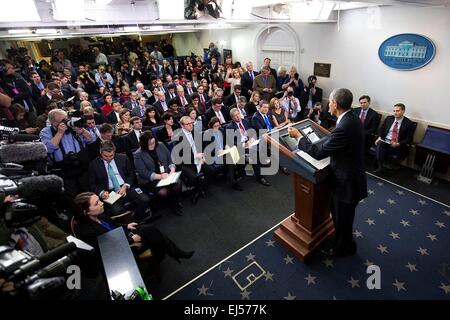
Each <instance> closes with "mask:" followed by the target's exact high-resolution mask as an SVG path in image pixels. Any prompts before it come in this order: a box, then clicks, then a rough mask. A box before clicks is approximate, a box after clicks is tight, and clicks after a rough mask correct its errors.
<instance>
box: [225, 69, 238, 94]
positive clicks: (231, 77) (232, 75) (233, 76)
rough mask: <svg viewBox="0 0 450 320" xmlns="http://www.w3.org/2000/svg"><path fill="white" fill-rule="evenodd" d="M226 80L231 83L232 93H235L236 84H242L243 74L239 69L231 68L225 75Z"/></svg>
mask: <svg viewBox="0 0 450 320" xmlns="http://www.w3.org/2000/svg"><path fill="white" fill-rule="evenodd" d="M225 81H226V82H228V83H230V84H231V89H230V94H233V93H234V86H236V85H241V74H240V73H239V69H231V68H229V69H228V70H227V75H226V76H225Z"/></svg>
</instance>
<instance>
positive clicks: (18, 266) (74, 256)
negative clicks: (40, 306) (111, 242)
mask: <svg viewBox="0 0 450 320" xmlns="http://www.w3.org/2000/svg"><path fill="white" fill-rule="evenodd" d="M67 241H68V242H67V243H65V244H63V245H61V246H59V247H57V248H55V249H53V250H50V251H48V252H46V253H44V254H42V255H40V256H34V255H32V254H30V253H28V252H25V251H22V250H17V249H14V248H12V247H9V246H0V279H4V280H5V281H7V282H12V283H13V284H14V291H15V292H14V293H13V294H14V295H20V296H21V297H26V298H29V299H31V300H40V299H61V298H64V294H66V297H67V298H69V297H71V296H72V293H70V292H69V291H68V290H67V289H70V288H68V287H67V285H66V277H67V269H68V267H69V266H71V265H73V264H75V263H78V262H79V260H80V256H82V255H83V254H84V253H89V252H93V250H94V248H93V247H91V246H89V245H88V244H86V243H84V242H83V241H81V240H79V239H77V238H74V237H72V236H69V237H67ZM67 294H69V295H67Z"/></svg>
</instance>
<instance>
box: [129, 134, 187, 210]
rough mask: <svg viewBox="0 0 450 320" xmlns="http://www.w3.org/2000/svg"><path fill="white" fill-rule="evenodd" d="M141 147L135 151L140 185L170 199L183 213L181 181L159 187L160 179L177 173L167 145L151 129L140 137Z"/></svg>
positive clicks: (171, 204) (173, 206)
mask: <svg viewBox="0 0 450 320" xmlns="http://www.w3.org/2000/svg"><path fill="white" fill-rule="evenodd" d="M139 143H140V146H141V147H140V148H139V149H138V150H137V151H136V152H135V153H134V166H135V168H136V172H137V178H138V183H139V185H140V186H141V187H142V188H143V189H144V190H147V191H150V192H152V193H154V194H156V195H157V196H158V197H160V198H162V199H164V200H168V201H167V202H168V203H169V204H170V206H171V207H172V209H173V211H174V212H175V214H176V215H179V216H181V215H182V214H183V211H182V207H183V206H182V205H181V203H180V201H179V195H180V193H181V181H180V180H178V181H177V182H176V183H172V184H170V185H168V186H164V187H157V184H158V182H159V181H160V180H162V179H165V178H167V177H168V176H169V175H171V174H175V169H176V166H175V164H174V163H173V161H172V158H171V156H170V152H169V150H168V149H167V147H166V146H165V145H164V144H163V143H161V142H158V140H157V139H156V137H155V136H154V135H153V133H152V132H151V131H144V133H142V135H141V137H140V139H139Z"/></svg>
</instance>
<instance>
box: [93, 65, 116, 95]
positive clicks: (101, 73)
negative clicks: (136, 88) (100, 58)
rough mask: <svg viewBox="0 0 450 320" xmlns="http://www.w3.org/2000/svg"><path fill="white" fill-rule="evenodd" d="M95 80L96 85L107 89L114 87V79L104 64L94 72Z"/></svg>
mask: <svg viewBox="0 0 450 320" xmlns="http://www.w3.org/2000/svg"><path fill="white" fill-rule="evenodd" d="M95 82H96V83H97V85H98V87H105V88H108V89H109V90H112V89H113V88H114V79H113V77H112V76H111V74H109V73H108V72H106V68H105V66H104V65H100V66H99V67H98V72H97V73H96V74H95Z"/></svg>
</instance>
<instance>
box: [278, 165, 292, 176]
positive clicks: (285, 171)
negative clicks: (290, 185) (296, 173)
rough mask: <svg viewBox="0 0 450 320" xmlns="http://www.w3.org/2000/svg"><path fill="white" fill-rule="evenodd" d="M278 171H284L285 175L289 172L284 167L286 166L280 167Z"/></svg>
mask: <svg viewBox="0 0 450 320" xmlns="http://www.w3.org/2000/svg"><path fill="white" fill-rule="evenodd" d="M280 171H281V172H282V173H284V174H285V175H287V176H288V175H289V174H290V173H289V170H288V169H287V168H286V167H280Z"/></svg>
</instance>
